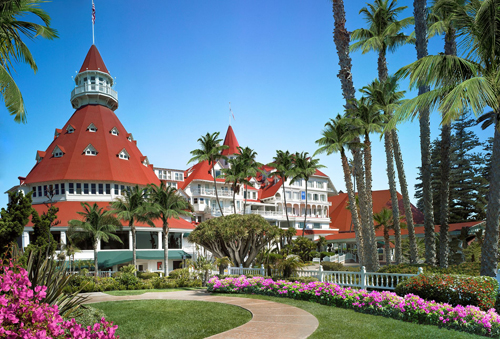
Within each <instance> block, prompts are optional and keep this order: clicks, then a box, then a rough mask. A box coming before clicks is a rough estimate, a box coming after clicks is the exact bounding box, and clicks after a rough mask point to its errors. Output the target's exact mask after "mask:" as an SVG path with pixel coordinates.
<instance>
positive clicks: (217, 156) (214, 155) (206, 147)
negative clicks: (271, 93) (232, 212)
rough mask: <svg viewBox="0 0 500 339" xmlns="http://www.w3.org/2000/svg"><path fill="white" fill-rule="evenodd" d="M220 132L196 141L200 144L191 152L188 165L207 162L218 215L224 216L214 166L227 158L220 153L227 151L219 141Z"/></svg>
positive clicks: (208, 134) (226, 147)
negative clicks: (212, 182) (195, 162)
mask: <svg viewBox="0 0 500 339" xmlns="http://www.w3.org/2000/svg"><path fill="white" fill-rule="evenodd" d="M219 134H220V132H214V133H212V134H210V133H207V134H206V135H204V136H202V137H201V138H199V139H198V142H199V144H200V148H198V149H195V150H192V151H191V155H192V156H193V157H192V158H191V159H189V161H188V164H189V163H191V162H193V161H197V162H202V161H208V165H209V166H210V168H211V170H212V177H213V179H214V189H215V198H216V199H217V205H218V206H219V210H220V214H221V215H222V216H224V212H223V211H222V207H221V206H220V201H219V194H218V193H217V180H216V175H215V164H217V162H218V161H219V160H222V159H226V160H227V157H226V156H224V155H222V151H223V150H225V149H228V148H229V146H227V145H222V144H221V142H222V139H219Z"/></svg>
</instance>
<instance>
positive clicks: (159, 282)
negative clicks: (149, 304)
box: [151, 278, 178, 289]
mask: <svg viewBox="0 0 500 339" xmlns="http://www.w3.org/2000/svg"><path fill="white" fill-rule="evenodd" d="M151 283H152V284H153V287H154V288H158V289H163V288H176V287H178V286H177V281H176V280H173V279H168V278H153V279H151Z"/></svg>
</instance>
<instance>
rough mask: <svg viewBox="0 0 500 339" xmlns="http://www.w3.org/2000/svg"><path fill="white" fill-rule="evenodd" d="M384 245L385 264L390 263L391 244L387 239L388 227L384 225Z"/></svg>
mask: <svg viewBox="0 0 500 339" xmlns="http://www.w3.org/2000/svg"><path fill="white" fill-rule="evenodd" d="M384 247H385V264H386V265H390V264H391V246H390V239H389V229H388V228H387V226H386V225H384Z"/></svg>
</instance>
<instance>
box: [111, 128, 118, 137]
mask: <svg viewBox="0 0 500 339" xmlns="http://www.w3.org/2000/svg"><path fill="white" fill-rule="evenodd" d="M110 133H111V135H116V136H117V135H118V134H120V132H118V128H116V127H113V129H112V130H111V131H110Z"/></svg>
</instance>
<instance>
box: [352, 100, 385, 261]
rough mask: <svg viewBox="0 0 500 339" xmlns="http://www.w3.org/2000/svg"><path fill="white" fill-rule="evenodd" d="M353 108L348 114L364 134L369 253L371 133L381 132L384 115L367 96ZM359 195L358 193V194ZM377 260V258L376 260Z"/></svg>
mask: <svg viewBox="0 0 500 339" xmlns="http://www.w3.org/2000/svg"><path fill="white" fill-rule="evenodd" d="M352 104H353V108H352V109H351V110H350V111H349V113H350V116H352V117H354V121H353V125H354V126H355V127H356V128H359V133H360V135H364V148H363V158H364V160H365V164H364V165H365V180H366V183H365V184H366V186H365V192H364V194H365V197H364V199H362V200H363V201H364V202H365V204H366V206H365V209H366V220H365V225H364V226H365V227H363V231H364V235H363V237H364V238H365V239H370V240H369V242H368V243H369V244H370V245H369V246H365V251H368V252H367V253H366V254H365V257H366V256H367V255H370V253H373V249H371V248H370V246H374V244H375V243H376V242H375V230H374V229H373V201H372V154H371V141H370V134H371V133H381V132H382V127H383V124H384V120H385V118H384V116H383V115H382V114H380V111H379V110H378V109H377V108H376V107H375V106H374V105H373V103H371V102H370V101H369V100H368V98H366V97H362V98H361V99H359V100H357V99H355V100H353V102H352ZM358 196H359V194H358ZM377 262H378V260H377Z"/></svg>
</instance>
